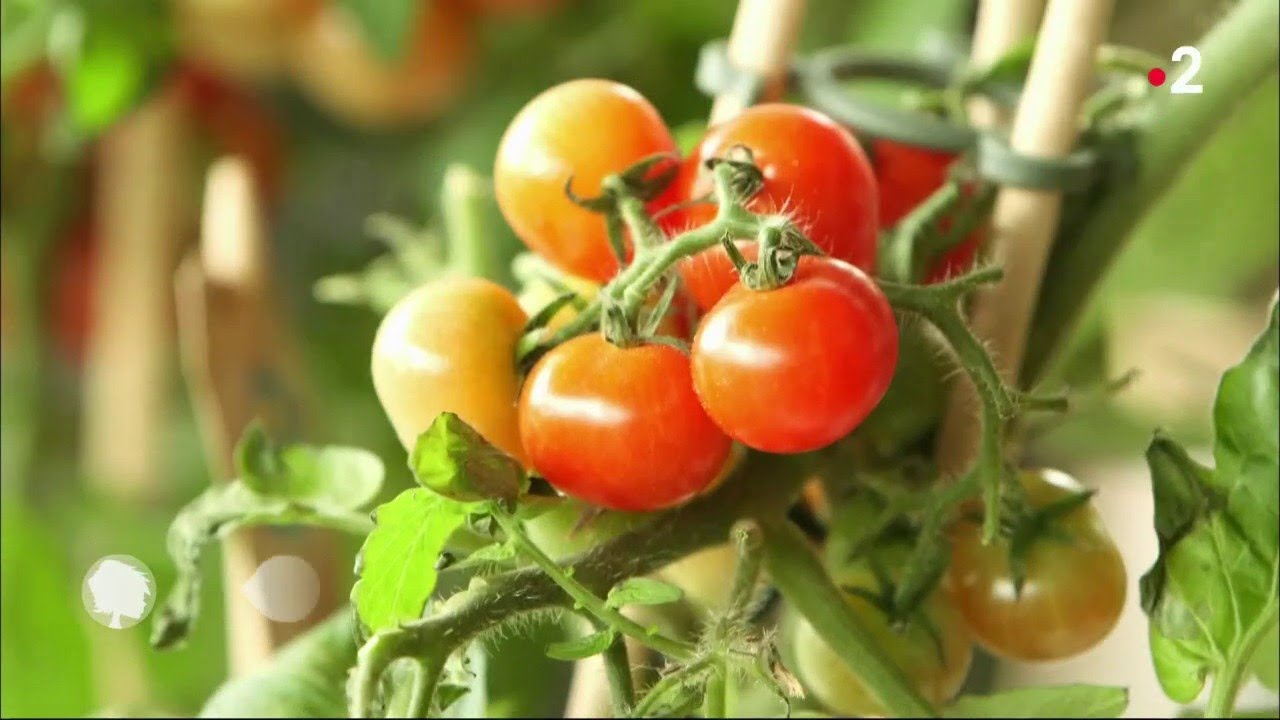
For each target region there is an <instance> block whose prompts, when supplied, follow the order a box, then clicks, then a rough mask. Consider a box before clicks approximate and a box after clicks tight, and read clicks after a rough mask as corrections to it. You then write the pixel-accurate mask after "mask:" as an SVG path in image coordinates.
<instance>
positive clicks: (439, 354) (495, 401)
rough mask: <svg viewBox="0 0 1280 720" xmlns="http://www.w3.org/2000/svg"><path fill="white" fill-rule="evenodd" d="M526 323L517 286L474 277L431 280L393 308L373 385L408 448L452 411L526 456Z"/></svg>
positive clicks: (381, 334)
mask: <svg viewBox="0 0 1280 720" xmlns="http://www.w3.org/2000/svg"><path fill="white" fill-rule="evenodd" d="M524 322H525V314H524V311H523V310H521V309H520V305H519V304H518V303H517V302H516V299H515V297H514V296H513V295H512V294H511V293H510V292H508V291H507V290H505V289H503V288H502V287H501V286H499V285H496V284H494V283H492V282H489V281H487V280H479V279H473V278H457V279H442V280H437V281H435V282H432V283H430V284H427V285H424V286H423V287H421V288H419V289H418V290H416V291H414V292H413V293H411V294H410V295H408V296H407V297H405V298H404V299H402V300H401V301H400V302H399V303H397V304H396V306H395V307H394V308H392V309H391V311H390V312H388V313H387V316H386V317H385V318H383V320H382V324H381V325H380V326H379V327H378V334H377V336H376V338H375V339H374V342H373V363H372V366H373V387H374V390H375V391H376V392H377V394H378V399H379V400H381V401H382V406H383V408H384V409H385V410H386V412H387V417H388V418H389V419H390V420H391V424H392V425H393V426H394V427H395V430H396V434H397V435H398V436H399V438H400V442H401V443H402V444H403V445H404V446H405V447H406V448H408V449H412V448H413V446H414V443H415V441H416V440H417V437H418V434H419V433H421V432H423V431H424V430H426V429H427V427H428V426H429V425H430V424H431V421H432V420H433V419H434V418H435V416H436V415H437V414H438V413H440V412H441V411H444V410H449V411H451V412H454V413H457V414H458V416H459V417H461V418H462V419H463V420H465V421H466V422H468V423H470V424H471V425H472V426H474V427H475V428H476V429H477V430H478V431H479V432H480V433H481V434H482V435H484V436H485V438H487V439H488V440H489V441H490V442H493V443H494V444H495V445H497V446H498V447H500V448H501V449H503V450H504V451H506V452H507V453H509V454H511V455H513V456H515V457H517V458H523V457H524V456H525V454H524V452H523V450H522V448H521V444H520V431H519V426H518V419H517V415H516V398H517V396H518V393H519V378H518V377H517V374H516V368H515V365H514V357H515V355H514V353H515V345H516V341H517V340H518V339H519V337H520V332H521V330H522V329H523V327H524Z"/></svg>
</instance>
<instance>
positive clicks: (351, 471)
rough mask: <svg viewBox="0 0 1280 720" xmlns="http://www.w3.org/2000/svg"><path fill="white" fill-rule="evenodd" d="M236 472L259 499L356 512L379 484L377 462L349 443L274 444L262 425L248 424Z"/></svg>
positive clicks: (380, 476) (380, 474) (238, 449)
mask: <svg viewBox="0 0 1280 720" xmlns="http://www.w3.org/2000/svg"><path fill="white" fill-rule="evenodd" d="M235 464H236V471H237V473H238V474H239V478H240V482H242V483H244V485H245V487H247V488H248V489H250V490H252V491H253V492H255V493H257V494H258V495H262V496H264V497H277V498H284V499H288V500H290V501H291V502H294V503H297V504H299V505H304V506H309V507H313V508H333V509H335V510H355V509H357V508H360V507H363V506H365V505H367V504H368V503H369V502H370V501H372V500H373V499H374V498H375V497H377V496H378V491H379V490H380V489H381V488H382V479H383V475H384V471H383V467H382V461H380V460H379V459H378V458H377V456H375V455H373V453H370V452H369V451H367V450H363V449H361V448H352V447H339V446H326V447H317V446H312V445H290V446H289V447H286V448H283V449H281V448H277V447H276V446H275V445H274V444H273V443H272V442H271V439H270V438H269V437H267V434H266V432H265V431H263V429H262V427H261V426H260V425H258V424H256V423H255V424H253V425H251V426H250V427H249V428H248V430H246V431H245V435H244V437H243V438H241V440H240V443H239V444H238V445H237V446H236V451H235Z"/></svg>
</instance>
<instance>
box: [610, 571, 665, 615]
mask: <svg viewBox="0 0 1280 720" xmlns="http://www.w3.org/2000/svg"><path fill="white" fill-rule="evenodd" d="M682 597H684V591H683V590H681V589H680V588H678V587H676V586H675V585H671V584H669V583H665V582H662V581H661V580H654V579H653V578H646V577H635V578H628V579H626V580H623V581H622V582H620V583H618V584H617V585H614V586H613V589H612V590H610V591H609V597H607V598H605V604H606V605H608V606H609V607H611V608H620V607H623V606H624V605H665V604H667V603H673V602H676V601H677V600H679V599H680V598H682Z"/></svg>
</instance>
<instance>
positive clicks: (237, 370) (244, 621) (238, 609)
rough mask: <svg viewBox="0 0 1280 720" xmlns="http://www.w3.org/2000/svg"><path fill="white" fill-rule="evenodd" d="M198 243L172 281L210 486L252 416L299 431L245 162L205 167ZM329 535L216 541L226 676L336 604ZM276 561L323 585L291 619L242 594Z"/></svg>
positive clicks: (292, 361)
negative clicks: (301, 563) (270, 613)
mask: <svg viewBox="0 0 1280 720" xmlns="http://www.w3.org/2000/svg"><path fill="white" fill-rule="evenodd" d="M201 236H202V237H201V245H200V249H199V252H198V253H193V254H192V255H190V256H188V257H187V258H186V260H184V261H183V263H182V266H181V267H180V268H179V270H178V275H177V278H176V293H177V306H178V335H179V340H180V342H181V352H182V360H183V370H184V373H185V375H186V379H187V384H188V387H189V389H190V392H191V396H192V400H193V403H194V405H195V409H196V412H197V416H198V419H199V421H200V429H201V433H202V435H203V440H204V446H205V453H206V455H207V461H208V463H209V466H210V468H211V471H212V475H213V477H214V479H215V481H225V480H227V479H229V478H231V477H232V476H233V475H234V472H235V471H234V466H233V462H232V451H233V449H234V447H235V443H236V441H237V440H238V438H239V437H240V435H241V433H242V432H243V431H244V428H245V426H246V425H248V424H249V423H250V422H251V421H253V420H254V419H259V420H261V421H262V422H263V423H264V425H265V426H266V427H267V429H268V432H269V433H270V434H271V436H272V438H273V439H276V440H281V441H283V440H290V439H297V438H299V437H300V436H302V435H303V433H304V427H303V426H304V422H303V418H304V417H306V415H305V412H304V409H303V407H302V403H301V398H303V397H304V396H305V393H304V392H303V389H302V387H301V383H300V380H299V377H300V375H299V373H298V372H297V369H296V368H297V364H296V358H295V357H294V356H293V355H292V351H291V348H292V344H291V343H290V342H289V338H288V336H287V327H286V326H285V324H284V323H282V322H281V321H280V319H279V317H278V315H277V310H276V307H275V306H274V304H273V302H272V298H271V293H270V282H269V278H270V273H269V270H268V267H269V266H268V258H267V246H266V242H265V240H264V238H263V229H262V225H261V222H260V218H259V209H258V202H257V199H256V198H255V196H254V185H253V179H252V175H251V172H250V170H249V167H248V165H247V164H246V163H245V162H244V161H243V160H241V159H238V158H237V159H231V158H224V159H222V160H219V161H217V162H216V163H215V164H214V165H213V166H212V167H211V168H210V170H209V174H208V181H207V185H206V187H205V204H204V214H203V226H202V230H201ZM337 550H338V546H337V544H336V542H335V538H333V537H332V535H329V534H327V533H324V532H321V531H317V530H282V529H274V528H254V529H250V530H243V531H240V532H237V533H236V534H234V535H232V536H231V537H230V538H228V539H227V540H226V541H225V542H224V544H223V551H224V554H223V557H224V579H225V585H226V593H227V632H228V656H229V658H230V663H231V674H232V675H242V674H244V673H246V672H248V671H250V670H252V669H254V668H255V667H258V666H260V665H261V664H262V663H263V662H264V661H265V660H267V659H268V658H269V657H270V656H271V653H272V652H273V651H274V650H275V649H276V648H277V647H279V646H280V645H282V644H283V643H285V642H287V641H288V640H289V639H290V638H292V637H293V636H295V635H297V634H299V633H300V632H302V631H303V630H305V629H306V628H307V627H309V626H310V625H311V624H314V622H316V621H318V620H320V619H323V618H325V617H327V616H328V615H329V614H330V612H332V611H333V610H334V609H335V608H337V606H338V604H339V602H340V600H341V599H340V598H339V597H338V593H337V583H336V582H335V579H336V578H337V577H338V573H339V572H341V571H342V568H340V567H339V566H338V559H339V558H338V553H337ZM276 555H292V556H295V557H299V558H302V559H303V560H305V561H306V562H307V563H309V564H310V565H311V567H312V568H313V569H314V570H315V571H316V574H317V575H318V576H319V579H320V598H319V602H318V603H317V605H316V607H315V608H314V609H313V610H312V611H311V614H310V615H308V617H306V618H304V619H303V620H302V621H301V622H297V623H276V622H272V621H270V620H269V619H268V618H266V617H265V616H263V615H262V613H261V612H260V611H259V610H258V609H257V608H255V607H254V606H253V604H252V603H250V602H249V600H248V596H247V595H246V594H245V593H244V591H243V588H244V586H245V584H246V582H248V580H249V578H251V577H252V576H253V575H254V573H255V572H256V570H257V568H258V566H259V565H261V564H262V563H263V562H264V561H266V560H268V559H270V558H271V557H273V556H276Z"/></svg>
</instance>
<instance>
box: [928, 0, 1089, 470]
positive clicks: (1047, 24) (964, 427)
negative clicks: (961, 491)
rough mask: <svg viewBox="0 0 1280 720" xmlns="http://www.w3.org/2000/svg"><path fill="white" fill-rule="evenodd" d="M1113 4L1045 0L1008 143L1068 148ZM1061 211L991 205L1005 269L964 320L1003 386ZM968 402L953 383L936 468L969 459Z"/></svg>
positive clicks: (1039, 205) (1051, 197) (1025, 197)
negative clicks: (981, 342) (983, 344)
mask: <svg viewBox="0 0 1280 720" xmlns="http://www.w3.org/2000/svg"><path fill="white" fill-rule="evenodd" d="M1113 6H1114V0H1049V3H1048V8H1047V11H1046V13H1045V18H1044V22H1043V24H1042V25H1041V28H1040V38H1039V42H1038V44H1037V47H1036V53H1035V56H1034V57H1033V58H1032V61H1031V69H1030V72H1029V73H1028V76H1027V85H1026V89H1025V91H1024V92H1023V96H1022V101H1021V103H1020V104H1019V106H1018V109H1017V113H1016V115H1015V117H1014V123H1013V132H1012V135H1011V137H1010V144H1011V146H1012V147H1013V149H1014V150H1015V151H1017V152H1020V153H1023V154H1025V155H1030V156H1035V157H1041V158H1049V159H1056V158H1063V157H1066V156H1067V155H1068V154H1069V153H1070V152H1071V151H1072V150H1073V149H1074V146H1075V142H1076V138H1077V136H1078V135H1079V129H1080V128H1079V123H1080V108H1081V106H1082V105H1083V103H1084V100H1085V98H1086V97H1087V96H1088V93H1089V89H1090V85H1091V83H1092V81H1093V72H1094V58H1095V56H1096V53H1097V48H1098V45H1099V44H1100V43H1101V42H1102V40H1103V39H1104V38H1105V36H1106V31H1107V27H1108V25H1109V23H1110V19H1111V11H1112V9H1113ZM1061 209H1062V194H1061V193H1060V192H1046V191H1040V190H1026V189H1022V188H1014V187H1006V188H1004V189H1002V190H1001V191H1000V194H999V195H998V196H997V198H996V204H995V208H994V210H993V211H992V219H991V239H992V253H993V255H994V256H995V258H996V260H997V261H998V262H999V263H1000V264H1002V265H1003V266H1004V273H1005V275H1004V280H1003V281H1001V282H1000V283H999V284H998V285H996V286H995V287H993V288H991V289H989V290H986V291H984V292H982V293H980V294H979V295H978V296H977V297H975V298H974V300H975V302H974V305H973V313H972V326H973V329H974V332H976V333H977V335H978V337H979V338H981V339H983V340H984V341H986V342H987V344H988V347H989V349H990V350H991V353H992V356H993V357H994V359H995V361H996V366H997V367H998V368H999V369H1000V371H1001V373H1002V374H1003V376H1004V378H1005V381H1006V382H1008V383H1009V384H1010V385H1014V384H1016V382H1017V377H1018V370H1019V368H1020V367H1021V365H1022V354H1023V349H1024V347H1025V344H1026V337H1027V327H1028V324H1029V322H1030V320H1031V316H1032V314H1033V313H1034V311H1035V304H1036V298H1037V296H1038V295H1039V290H1040V279H1041V275H1042V273H1043V271H1044V264H1045V260H1046V259H1047V257H1048V254H1049V248H1050V247H1051V245H1052V243H1053V237H1054V232H1055V231H1056V229H1057V225H1058V217H1059V213H1060V212H1061ZM976 405H977V403H976V399H975V396H974V392H973V389H972V387H971V386H970V385H969V384H968V383H957V384H956V387H955V390H954V391H953V394H952V402H951V405H950V407H949V408H948V412H947V415H946V416H945V417H944V418H943V423H942V429H941V433H940V437H939V443H938V462H939V465H940V467H941V468H942V470H943V471H944V472H947V473H952V474H955V473H960V472H963V471H964V470H966V469H967V468H968V466H969V464H970V463H971V462H972V460H973V457H974V455H975V452H976V450H977V439H978V431H979V425H978V422H977V419H976V412H975V410H976Z"/></svg>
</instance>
